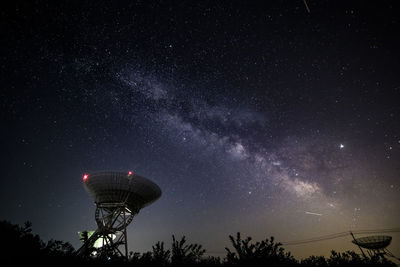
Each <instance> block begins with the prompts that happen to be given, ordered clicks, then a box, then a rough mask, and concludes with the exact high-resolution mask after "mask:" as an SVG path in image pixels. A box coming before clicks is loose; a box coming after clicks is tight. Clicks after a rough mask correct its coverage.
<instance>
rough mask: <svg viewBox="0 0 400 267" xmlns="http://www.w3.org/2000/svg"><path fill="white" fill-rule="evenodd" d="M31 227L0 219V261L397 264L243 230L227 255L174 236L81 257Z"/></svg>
mask: <svg viewBox="0 0 400 267" xmlns="http://www.w3.org/2000/svg"><path fill="white" fill-rule="evenodd" d="M31 226H32V225H31V223H29V222H27V223H25V225H24V226H23V227H21V226H19V225H14V224H11V223H9V222H6V221H0V236H1V238H2V240H1V242H0V253H1V254H0V256H1V257H0V266H34V265H35V264H39V266H83V265H85V266H114V265H115V266H121V267H123V266H162V267H173V266H210V267H214V266H215V267H219V266H220V267H229V266H321V267H322V266H397V265H396V264H394V263H393V262H391V261H389V260H387V259H385V258H381V257H364V256H361V255H359V254H357V253H355V252H354V251H347V252H344V253H338V252H335V251H332V252H331V255H330V257H329V258H325V257H322V256H310V257H308V258H306V259H303V260H301V261H298V260H296V259H295V258H294V257H293V256H292V255H291V254H290V252H286V251H285V250H284V249H283V248H282V247H281V244H280V243H277V242H275V240H274V238H273V237H271V238H270V239H268V238H267V239H265V240H263V241H260V242H253V241H252V239H251V238H250V237H247V238H245V239H242V238H241V236H240V234H239V233H237V235H236V236H229V239H230V241H231V243H232V246H233V248H234V249H233V250H230V249H228V248H226V251H227V254H226V256H225V257H224V258H223V259H221V258H219V257H211V256H205V252H206V250H205V249H203V247H202V246H201V245H199V244H187V242H186V240H185V237H183V238H181V239H180V240H178V239H175V237H174V236H172V245H171V249H166V248H165V247H164V243H163V242H157V243H156V244H155V245H154V246H153V247H152V251H149V252H146V253H133V252H131V254H130V255H129V259H128V260H126V259H122V258H120V257H117V256H111V257H106V258H97V259H94V258H91V257H84V256H77V255H76V254H75V250H74V248H73V247H72V245H71V244H69V243H67V242H63V241H57V240H50V241H48V242H47V243H45V242H43V241H42V240H41V239H40V237H39V236H38V235H34V234H33V233H32V229H31Z"/></svg>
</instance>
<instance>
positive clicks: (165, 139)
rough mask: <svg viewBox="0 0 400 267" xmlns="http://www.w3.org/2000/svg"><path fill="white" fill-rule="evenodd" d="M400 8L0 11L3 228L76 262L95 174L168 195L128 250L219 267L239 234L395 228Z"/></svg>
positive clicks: (117, 5)
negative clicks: (54, 246) (175, 240)
mask: <svg viewBox="0 0 400 267" xmlns="http://www.w3.org/2000/svg"><path fill="white" fill-rule="evenodd" d="M266 2H268V3H266ZM395 2H396V1H378V2H377V1H368V2H367V1H327V0H322V1H321V0H318V1H313V0H308V6H309V8H310V12H308V11H307V9H306V7H305V5H304V2H303V1H301V0H298V1H294V0H293V1H260V2H256V1H254V2H251V3H250V2H247V1H243V2H240V1H218V2H216V1H196V2H194V1H188V2H181V1H179V2H178V1H177V2H169V1H118V2H116V1H70V2H68V3H66V2H63V1H56V2H54V3H47V2H46V1H29V2H28V1H26V2H24V1H13V2H12V3H10V4H9V5H6V6H4V7H2V8H1V9H0V14H1V23H0V25H1V37H0V38H1V47H2V48H1V52H0V56H1V61H0V72H1V75H0V77H1V78H0V79H1V90H0V123H1V124H0V125H1V132H0V137H1V138H0V144H1V163H0V164H1V170H2V176H1V178H0V219H2V220H9V221H11V222H13V223H23V222H24V221H26V220H30V221H32V222H33V230H34V232H35V233H38V234H39V235H40V236H41V237H42V238H43V239H45V240H48V239H50V238H55V239H61V240H64V241H69V242H71V243H72V244H73V245H74V247H75V248H78V247H79V246H80V241H79V239H78V235H77V232H78V231H82V230H88V229H95V228H96V224H95V220H94V211H95V205H94V204H93V202H92V200H91V199H90V197H89V195H88V194H87V193H86V191H85V190H84V188H83V184H82V174H83V173H85V172H90V171H97V170H124V171H127V170H132V171H133V172H135V173H137V174H139V175H143V176H145V177H147V178H149V179H151V180H152V181H154V182H156V183H157V184H158V185H159V186H160V187H161V189H162V191H163V195H162V197H161V198H160V199H159V200H158V201H157V202H155V203H154V204H152V205H151V206H149V207H146V208H145V209H143V210H142V211H141V212H140V213H139V214H138V215H137V217H136V218H135V219H134V221H133V222H132V224H131V225H130V226H129V228H128V230H129V231H128V235H129V236H128V239H129V249H130V250H133V251H142V252H143V251H147V250H151V245H153V244H154V243H155V242H156V241H159V240H160V241H165V242H167V244H170V241H171V235H172V234H175V235H177V236H181V235H186V236H187V239H188V241H189V242H197V243H200V244H202V245H203V246H204V247H205V248H206V249H207V250H208V251H209V253H210V254H212V255H218V256H224V249H223V248H224V247H225V246H228V245H229V240H228V235H229V234H235V233H236V232H238V231H240V232H241V233H242V234H243V235H250V236H252V237H253V238H254V239H255V240H261V239H264V238H266V237H269V236H271V235H273V236H274V237H275V238H276V239H277V240H278V241H281V242H284V241H292V240H300V239H305V238H310V237H315V236H321V235H326V234H332V233H336V232H342V231H349V230H363V229H382V228H393V227H399V222H400V208H399V203H400V180H399V173H400V164H399V162H400V124H399V121H400V120H399V117H400V105H399V99H400V76H399V72H398V71H399V69H400V58H399V56H400V52H399V49H398V47H400V41H399V40H400V39H398V38H397V36H398V32H399V28H400V21H399V17H398V14H399V9H398V7H397V6H395V5H394V3H395ZM2 5H4V4H2ZM392 236H393V238H394V240H393V242H392V245H391V246H390V247H389V249H390V250H391V251H392V252H393V253H394V254H397V255H399V253H400V234H396V233H393V234H392ZM350 240H351V238H350V236H349V237H344V238H341V239H335V240H330V241H326V242H320V243H310V244H307V245H301V246H290V247H286V248H287V249H289V250H290V251H292V252H293V254H294V255H295V256H296V257H306V256H309V255H311V254H314V255H327V254H329V252H330V250H331V249H336V250H339V251H343V250H347V249H354V250H356V249H357V248H356V247H355V246H354V245H353V244H351V243H350Z"/></svg>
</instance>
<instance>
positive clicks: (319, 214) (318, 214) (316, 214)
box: [305, 211, 322, 216]
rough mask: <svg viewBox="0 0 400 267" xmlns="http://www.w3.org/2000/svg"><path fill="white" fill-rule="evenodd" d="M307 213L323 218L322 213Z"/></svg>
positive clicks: (307, 212)
mask: <svg viewBox="0 0 400 267" xmlns="http://www.w3.org/2000/svg"><path fill="white" fill-rule="evenodd" d="M305 213H306V214H309V215H315V216H322V214H321V213H315V212H309V211H306V212H305Z"/></svg>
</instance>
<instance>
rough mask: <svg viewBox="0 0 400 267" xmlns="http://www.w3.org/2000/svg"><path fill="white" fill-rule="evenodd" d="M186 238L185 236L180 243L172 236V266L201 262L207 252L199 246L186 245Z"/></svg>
mask: <svg viewBox="0 0 400 267" xmlns="http://www.w3.org/2000/svg"><path fill="white" fill-rule="evenodd" d="M185 243H186V237H185V236H183V237H182V239H181V240H180V241H178V240H176V239H175V236H174V235H172V256H171V263H172V265H176V266H177V265H184V264H193V263H197V262H199V261H200V259H201V257H202V256H203V255H204V253H205V252H206V250H205V249H203V248H202V246H201V245H199V244H189V245H186V244H185Z"/></svg>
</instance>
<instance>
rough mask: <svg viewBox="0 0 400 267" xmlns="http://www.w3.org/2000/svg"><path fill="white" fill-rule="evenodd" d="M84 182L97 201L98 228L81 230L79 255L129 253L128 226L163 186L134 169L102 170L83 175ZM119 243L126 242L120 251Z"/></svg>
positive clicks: (159, 193) (110, 255) (154, 199)
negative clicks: (135, 171)
mask: <svg viewBox="0 0 400 267" xmlns="http://www.w3.org/2000/svg"><path fill="white" fill-rule="evenodd" d="M83 184H84V187H85V189H86V190H87V192H88V193H89V195H90V196H91V197H92V198H93V200H94V202H95V204H96V213H95V219H96V223H97V227H98V228H97V230H96V231H94V232H93V233H92V232H90V234H88V232H82V233H80V236H81V240H82V241H83V242H84V244H83V245H82V247H81V248H80V249H79V250H78V251H77V253H78V255H88V256H96V257H107V258H108V257H112V256H114V255H117V256H124V257H127V256H128V244H127V234H126V227H127V226H128V225H129V223H131V221H132V219H133V217H134V216H135V215H136V214H137V213H138V212H139V211H140V210H141V209H142V208H144V207H146V206H148V205H150V204H151V203H153V202H154V201H156V200H157V199H158V198H159V197H160V196H161V189H160V188H159V187H158V185H156V184H155V183H153V182H152V181H150V180H149V179H147V178H144V177H142V176H139V175H136V174H134V173H133V172H132V171H127V172H118V171H103V172H95V173H87V174H84V175H83ZM120 246H124V249H123V250H122V251H121V249H120Z"/></svg>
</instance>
